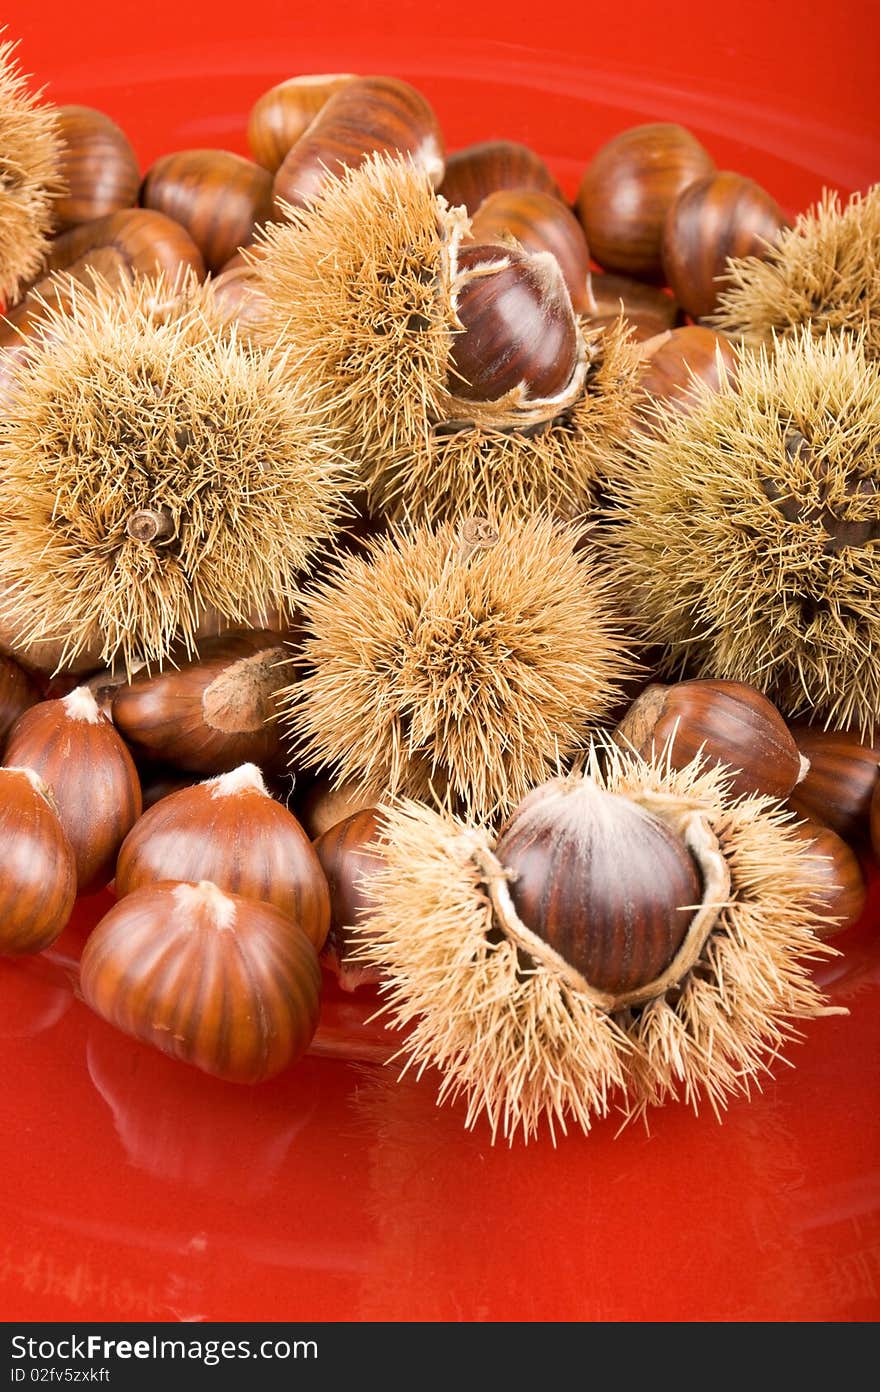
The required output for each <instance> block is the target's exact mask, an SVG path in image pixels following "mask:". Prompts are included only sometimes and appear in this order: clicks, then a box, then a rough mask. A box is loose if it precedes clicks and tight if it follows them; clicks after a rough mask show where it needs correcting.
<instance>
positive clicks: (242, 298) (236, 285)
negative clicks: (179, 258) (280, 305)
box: [211, 256, 265, 336]
mask: <svg viewBox="0 0 880 1392" xmlns="http://www.w3.org/2000/svg"><path fill="white" fill-rule="evenodd" d="M211 287H212V290H213V297H212V298H213V305H214V310H215V313H216V315H217V318H218V319H219V321H220V323H221V324H230V325H231V324H235V325H236V327H237V329H238V331H239V333H241V334H244V335H245V336H250V335H251V334H253V333H254V332H255V331H256V330H257V329H258V328H259V325H260V323H261V322H262V320H263V316H264V306H265V296H264V294H263V293H262V291H261V290H259V289H258V287H257V285H256V278H255V272H254V268H253V266H249V265H247V264H246V263H245V262H243V261H239V260H238V259H237V257H236V256H231V257H230V258H229V260H228V261H227V262H226V264H225V266H224V267H223V269H222V270H221V272H220V274H219V275H218V276H216V277H215V278H214V280H213V281H212V282H211Z"/></svg>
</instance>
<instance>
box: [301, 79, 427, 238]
mask: <svg viewBox="0 0 880 1392" xmlns="http://www.w3.org/2000/svg"><path fill="white" fill-rule="evenodd" d="M383 152H384V153H392V154H394V153H396V154H400V155H408V156H409V157H410V159H411V160H412V161H413V163H414V164H415V165H416V166H417V167H418V168H420V169H424V171H425V173H426V174H427V175H428V177H429V178H430V179H431V180H432V182H433V183H434V184H439V182H440V180H441V179H442V177H443V167H444V166H443V155H444V146H443V136H442V134H441V131H440V127H439V125H438V123H437V118H436V116H435V115H434V113H433V111H432V110H431V107H430V105H429V104H428V102H427V101H426V100H425V98H424V97H423V96H422V94H421V92H417V91H416V89H415V87H411V86H410V85H409V83H408V82H400V81H398V80H397V78H393V77H359V78H355V79H354V80H353V81H351V82H346V83H344V84H343V85H342V86H341V87H339V88H338V90H337V91H335V92H334V93H333V95H332V96H331V97H330V98H329V100H328V101H327V102H326V103H325V105H324V106H323V107H322V108H321V110H320V111H319V112H318V114H317V116H316V117H315V119H314V120H313V121H312V123H311V125H310V126H309V127H308V130H307V131H306V132H305V134H304V135H302V136H301V137H300V139H299V140H298V141H297V142H296V144H295V145H294V146H293V148H292V149H291V150H290V151H288V153H287V155H286V156H285V158H284V160H283V162H282V164H281V166H280V167H279V169H278V172H277V173H276V175H275V184H274V203H273V208H274V215H275V216H276V217H281V218H283V217H284V205H285V204H290V205H292V206H293V207H297V208H302V207H304V206H306V205H307V204H309V203H312V202H313V201H314V200H315V198H317V197H318V196H319V194H320V192H321V187H322V185H323V184H324V181H325V180H326V179H327V178H328V176H330V175H339V174H340V173H341V172H342V170H343V169H357V168H359V167H360V165H362V164H363V163H364V161H365V160H366V159H368V158H369V156H370V155H372V154H377V153H383Z"/></svg>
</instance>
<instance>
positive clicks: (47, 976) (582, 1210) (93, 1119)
mask: <svg viewBox="0 0 880 1392" xmlns="http://www.w3.org/2000/svg"><path fill="white" fill-rule="evenodd" d="M5 15H6V20H7V23H8V26H9V27H8V33H9V36H11V37H20V38H21V39H22V41H23V42H22V47H21V59H22V61H23V63H24V65H25V67H26V69H27V70H28V71H31V72H33V73H34V74H35V75H36V77H37V79H38V81H39V82H41V83H46V84H47V86H48V93H49V95H50V96H51V97H52V98H53V99H54V100H56V101H59V102H71V101H74V102H85V103H88V104H93V105H96V106H100V107H102V108H103V109H105V110H106V111H107V112H109V113H110V114H111V115H112V116H114V117H115V118H116V119H117V120H118V121H119V122H120V123H121V124H122V125H123V126H124V127H125V128H126V130H127V131H128V133H129V135H130V136H131V138H132V140H133V141H134V143H135V145H136V147H137V148H138V150H139V153H140V155H141V157H142V159H143V161H144V163H145V164H146V163H148V162H149V161H151V160H152V159H154V158H155V157H156V156H158V155H160V154H163V153H165V152H167V151H169V150H172V149H175V148H181V147H185V146H193V145H219V146H225V147H227V148H229V149H232V150H237V151H241V152H244V151H245V142H244V128H245V118H246V114H247V111H248V109H249V107H250V105H251V103H252V102H253V101H254V99H255V98H256V97H257V96H258V95H259V93H260V92H262V91H263V90H264V89H265V88H266V87H268V86H270V85H271V84H272V83H274V82H276V81H278V80H279V79H281V78H283V77H286V76H290V75H291V74H293V73H295V72H308V71H340V70H343V71H344V70H360V71H363V72H370V71H373V72H376V71H382V72H393V73H395V74H397V75H399V76H402V77H405V78H408V79H409V80H411V81H413V82H415V83H417V84H418V85H419V86H420V87H421V88H422V89H423V90H424V91H425V93H426V94H427V96H428V97H429V98H430V100H431V101H432V102H433V103H434V105H435V107H436V109H437V112H438V114H439V116H440V118H441V120H442V122H443V125H444V128H445V131H446V133H447V137H448V140H449V144H450V146H451V147H455V146H457V145H460V144H463V143H466V142H468V141H471V140H477V139H486V138H490V137H497V136H502V135H504V136H509V137H511V138H513V139H518V140H523V141H526V142H528V143H529V144H531V145H533V146H535V147H536V148H537V149H538V150H539V151H540V152H541V153H542V154H543V155H544V156H545V157H546V158H547V159H548V160H549V161H550V163H551V165H552V166H553V169H554V171H555V172H556V174H557V175H558V176H559V177H560V179H561V180H562V182H563V183H564V185H565V187H566V189H567V190H568V191H569V192H573V191H574V188H575V186H576V183H577V179H578V177H579V174H580V172H581V171H582V169H583V167H584V165H585V164H586V162H587V160H588V159H589V157H590V155H591V154H592V152H593V151H594V149H595V148H596V147H597V146H598V145H599V144H600V143H601V142H602V141H604V140H605V139H607V138H608V136H610V135H611V134H613V133H614V132H615V131H617V130H619V129H621V128H623V127H624V126H626V125H630V124H633V123H635V122H639V121H644V120H658V119H659V120H676V121H682V122H684V123H686V124H687V125H689V126H690V127H691V128H692V129H693V130H694V131H695V132H696V134H697V135H699V137H700V138H701V139H702V140H703V141H704V142H705V143H706V145H707V146H708V148H709V149H710V150H711V152H712V153H713V155H714V156H715V158H716V160H717V162H718V164H719V165H721V166H722V167H732V168H737V169H740V170H742V171H743V172H745V173H748V174H751V175H752V176H753V177H755V178H757V179H759V180H760V181H761V182H763V183H764V184H765V185H766V186H767V187H768V188H769V189H770V191H771V192H772V193H773V194H774V195H775V196H776V198H777V199H778V200H779V201H780V202H781V203H782V204H783V205H784V206H786V207H787V208H789V209H790V210H792V211H794V210H797V209H800V208H802V207H804V206H805V205H806V204H807V203H808V202H809V201H811V200H812V199H813V198H815V197H816V196H817V195H818V193H819V192H820V191H821V188H822V187H823V185H826V184H827V185H830V186H833V187H837V188H840V189H841V190H843V191H844V192H849V191H850V190H852V189H855V188H865V187H867V185H868V184H869V183H871V182H874V181H876V180H877V179H878V177H880V149H878V144H877V140H876V134H875V132H876V100H877V91H878V89H880V50H878V48H877V44H876V13H875V6H874V3H873V0H840V3H838V4H837V5H836V6H835V7H834V12H833V19H832V17H831V16H830V15H829V14H827V13H825V12H824V11H819V10H816V9H815V8H810V7H805V6H804V5H803V4H802V3H800V0H778V3H776V4H775V5H767V4H766V3H765V0H740V3H739V4H738V5H737V7H736V9H735V11H731V12H725V13H724V14H720V13H719V12H718V11H717V9H715V8H713V7H712V6H702V7H694V6H692V5H691V4H690V3H688V0H669V3H667V4H666V5H663V6H657V5H656V4H654V3H649V0H638V3H636V0H628V3H627V0H625V2H624V3H623V4H620V5H611V6H607V7H605V8H604V9H602V10H601V11H597V10H595V9H594V8H592V7H588V6H585V5H584V6H577V7H575V6H573V5H571V4H569V3H566V4H559V3H557V4H555V5H554V4H553V3H549V4H547V3H545V4H543V5H540V6H538V7H535V6H534V5H530V4H526V3H524V0H505V3H503V4H501V3H497V0H486V2H485V3H483V4H482V5H474V4H472V3H470V0H445V2H444V4H443V5H442V6H441V5H432V6H425V5H424V3H420V4H417V3H414V0H395V2H394V3H389V2H388V0H369V3H367V0H355V3H348V4H345V3H343V4H342V5H338V4H337V5H336V6H335V7H334V6H327V5H326V4H325V3H316V0H300V3H299V4H297V5H290V4H289V3H288V0H283V3H282V0H262V3H261V4H260V5H259V6H256V7H250V8H248V7H247V6H242V5H240V4H232V3H231V0H210V3H209V0H190V3H189V4H188V5H185V4H182V3H181V0H152V3H151V4H150V5H149V6H148V7H143V6H141V7H135V8H127V7H124V6H120V5H119V4H118V3H116V0H89V4H88V5H86V6H82V5H80V6H72V5H70V4H61V3H60V0H43V3H41V4H36V3H34V0H9V3H7V5H6V7H5ZM103 907H106V900H92V901H87V902H85V903H84V904H83V905H81V907H80V910H79V911H78V915H77V919H76V921H75V923H74V925H73V926H72V927H71V928H70V929H69V930H68V932H67V933H66V934H65V936H64V938H63V940H62V941H61V943H60V944H59V945H58V948H57V950H56V951H54V952H52V953H50V954H46V955H44V956H42V957H40V958H36V959H33V960H30V961H26V962H21V963H9V962H0V1036H2V1039H3V1063H4V1086H3V1088H2V1089H0V1173H2V1174H3V1176H4V1184H3V1187H2V1195H0V1212H2V1218H3V1226H2V1234H0V1311H2V1314H3V1316H4V1317H5V1318H6V1319H9V1320H12V1319H23V1318H25V1319H26V1318H30V1319H69V1320H79V1321H83V1320H86V1319H96V1320H103V1319H122V1320H125V1319H156V1320H159V1319H180V1320H210V1319H285V1318H287V1319H331V1320H332V1319H360V1320H367V1319H389V1318H390V1319H398V1320H399V1319H438V1320H439V1319H452V1320H454V1319H464V1320H512V1319H525V1320H550V1319H562V1320H648V1319H654V1320H777V1319H778V1320H870V1319H876V1317H877V1315H878V1313H880V1184H878V1174H880V1144H878V1142H880V1117H878V1107H877V1096H878V1082H880V1048H878V1046H880V945H878V941H877V937H878V931H877V930H878V925H880V894H878V892H877V890H876V885H875V892H874V893H873V895H872V903H871V905H870V906H869V911H868V913H867V915H866V918H865V920H864V922H863V924H862V925H861V927H860V928H858V929H855V930H853V931H851V932H849V933H847V934H846V935H844V936H842V937H841V938H840V939H839V946H840V947H841V949H842V951H843V956H842V957H840V958H838V959H837V960H836V961H835V962H834V963H833V964H831V965H830V966H828V967H826V968H824V969H823V973H822V974H823V977H824V978H825V979H826V982H827V986H828V990H829V993H830V995H831V997H832V999H833V1001H834V1003H835V1004H842V1005H846V1006H848V1007H849V1009H850V1011H851V1015H850V1016H849V1017H848V1018H833V1019H829V1020H825V1021H820V1022H817V1023H815V1024H813V1025H810V1026H809V1027H808V1028H807V1030H806V1031H805V1038H804V1042H803V1043H802V1044H801V1045H799V1046H797V1047H793V1048H792V1049H791V1051H790V1055H789V1057H790V1061H791V1063H792V1064H793V1065H794V1068H788V1067H786V1066H784V1065H782V1064H780V1065H779V1066H778V1068H777V1070H776V1078H775V1080H767V1081H766V1083H765V1085H764V1090H763V1092H762V1093H760V1094H756V1096H755V1097H754V1099H753V1100H752V1101H751V1102H749V1103H745V1102H737V1103H735V1104H734V1105H733V1106H732V1107H731V1109H730V1111H729V1113H728V1114H727V1115H726V1117H725V1119H724V1122H723V1125H719V1124H718V1123H717V1122H716V1121H715V1120H714V1119H713V1117H711V1116H710V1115H703V1116H700V1117H699V1118H698V1117H695V1116H693V1115H692V1114H691V1113H689V1112H687V1111H686V1110H685V1109H684V1108H681V1107H669V1108H666V1109H664V1110H663V1111H662V1112H658V1113H657V1114H656V1115H655V1116H654V1117H652V1119H651V1133H650V1135H648V1134H646V1133H645V1132H644V1131H643V1130H641V1129H637V1128H632V1129H630V1130H628V1131H627V1132H624V1133H623V1134H622V1135H621V1136H619V1137H616V1135H615V1132H616V1129H617V1128H616V1123H615V1122H614V1121H613V1120H612V1121H610V1122H608V1123H605V1124H601V1125H599V1126H597V1127H596V1129H595V1131H594V1133H593V1134H592V1136H591V1137H590V1138H588V1139H587V1138H584V1137H581V1136H576V1137H571V1138H569V1139H568V1140H566V1141H564V1142H563V1143H561V1144H560V1145H559V1147H558V1148H557V1149H555V1150H554V1149H553V1147H552V1146H551V1145H550V1144H549V1143H546V1142H545V1143H541V1144H537V1145H533V1146H530V1147H529V1148H528V1149H523V1148H522V1147H521V1146H519V1145H517V1146H514V1147H513V1148H512V1149H508V1148H507V1147H505V1146H497V1147H495V1148H493V1147H492V1146H491V1145H490V1143H489V1137H488V1134H487V1132H486V1131H485V1129H484V1128H482V1127H478V1129H477V1130H476V1131H475V1132H473V1133H466V1132H465V1131H464V1130H463V1127H462V1114H461V1111H460V1110H459V1109H456V1108H445V1109H442V1110H438V1109H437V1108H436V1107H435V1105H434V1085H433V1082H432V1080H430V1079H423V1080H422V1081H421V1082H416V1081H415V1080H414V1079H408V1080H406V1081H404V1082H403V1083H400V1084H398V1083H397V1082H396V1081H395V1078H396V1073H395V1071H394V1070H393V1069H391V1068H387V1067H382V1066H380V1065H379V1064H377V1063H376V1062H375V1061H370V1060H371V1059H373V1060H374V1059H375V1058H376V1057H381V1056H383V1054H384V1053H385V1052H386V1051H387V1042H386V1041H385V1040H383V1038H382V1036H381V1033H380V1032H379V1030H378V1028H377V1027H376V1026H375V1025H374V1026H370V1027H367V1026H365V1025H364V1023H363V1022H364V1017H365V1015H366V1014H367V1013H369V1005H361V1004H359V1003H358V1002H357V1001H352V1000H351V999H350V998H342V997H341V996H340V995H339V994H338V993H334V991H333V990H332V988H331V989H330V990H328V998H327V1003H326V1006H325V1011H324V1017H323V1021H322V1026H321V1032H320V1034H319V1037H318V1041H317V1045H318V1047H319V1048H320V1049H322V1050H324V1051H329V1053H330V1054H331V1055H332V1056H331V1057H321V1056H320V1055H315V1056H312V1057H309V1058H308V1059H306V1060H305V1062H303V1063H302V1064H300V1065H299V1066H298V1067H297V1068H296V1069H294V1070H292V1071H290V1072H289V1073H288V1074H287V1075H285V1076H283V1077H282V1078H279V1079H277V1080H276V1081H274V1082H272V1083H268V1084H265V1085H263V1086H262V1087H258V1088H250V1089H243V1088H236V1087H232V1086H226V1085H223V1084H221V1083H218V1082H215V1081H213V1080H211V1079H209V1078H206V1077H203V1076H202V1075H200V1074H198V1073H196V1072H195V1071H193V1070H190V1069H187V1068H186V1067H184V1066H183V1065H179V1064H175V1063H172V1062H171V1061H170V1060H167V1059H165V1058H164V1057H162V1056H160V1055H158V1054H154V1053H152V1052H151V1051H150V1050H148V1049H146V1048H144V1047H142V1046H140V1045H137V1044H134V1043H131V1042H129V1041H128V1040H127V1039H126V1038H124V1037H123V1036H122V1035H119V1034H117V1033H115V1032H114V1031H113V1030H111V1029H110V1028H109V1027H108V1026H106V1025H105V1024H104V1023H103V1022H102V1021H100V1020H98V1019H97V1018H96V1017H94V1016H93V1015H91V1014H90V1012H89V1011H88V1010H87V1009H86V1008H85V1006H84V1005H83V1004H82V1003H81V1002H80V1001H79V1000H78V999H77V998H76V994H75V969H74V964H75V960H76V957H77V955H78V951H79V948H80V947H81V945H82V942H83V940H84V936H85V934H86V932H87V931H88V929H89V927H90V926H91V925H92V924H93V923H94V922H95V921H96V917H97V915H98V913H99V912H101V911H102V908H103ZM340 1048H341V1049H342V1050H343V1051H344V1052H347V1053H348V1054H349V1055H350V1056H351V1055H359V1058H358V1059H356V1060H354V1061H352V1060H351V1058H349V1060H348V1061H346V1060H344V1059H342V1058H340V1057H339V1056H338V1054H339V1050H340Z"/></svg>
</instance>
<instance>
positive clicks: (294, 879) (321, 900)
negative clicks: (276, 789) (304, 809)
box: [116, 764, 330, 950]
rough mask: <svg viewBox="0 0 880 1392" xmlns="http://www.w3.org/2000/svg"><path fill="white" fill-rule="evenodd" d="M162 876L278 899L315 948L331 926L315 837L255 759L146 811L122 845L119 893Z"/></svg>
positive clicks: (268, 900)
mask: <svg viewBox="0 0 880 1392" xmlns="http://www.w3.org/2000/svg"><path fill="white" fill-rule="evenodd" d="M158 880H190V881H198V880H211V881H212V882H213V883H214V884H216V885H219V886H220V888H221V889H223V890H226V891H227V892H228V893H230V894H237V895H241V896H242V897H243V898H246V899H257V900H260V901H262V902H263V903H267V904H274V905H275V907H276V908H278V909H280V910H281V911H282V913H285V914H286V915H287V916H288V917H289V918H291V919H293V921H294V922H295V923H297V924H298V925H299V927H300V928H301V929H302V930H303V932H304V933H305V934H306V937H307V938H308V939H309V941H310V942H311V943H313V945H314V947H315V949H316V950H319V949H320V948H321V947H322V946H323V943H324V939H325V938H326V936H327V930H328V928H329V926H330V892H329V890H328V888H327V881H326V879H325V877H324V872H323V870H322V869H321V866H320V863H319V861H318V857H317V856H316V855H315V852H314V850H313V849H312V845H311V842H310V841H309V838H308V837H307V836H306V834H305V832H304V831H303V829H302V827H301V826H300V824H299V822H298V821H297V820H296V818H295V817H294V815H293V813H292V812H288V810H287V808H286V807H282V805H281V803H280V802H276V801H275V799H274V798H272V797H271V796H270V795H269V792H268V790H267V788H266V785H265V783H264V782H263V777H262V774H261V773H260V770H259V769H258V768H257V767H256V766H255V765H254V764H243V765H242V766H241V768H238V769H233V770H232V772H230V773H224V774H221V775H220V777H219V778H210V779H208V781H207V782H206V783H197V784H195V785H194V786H193V787H190V788H181V789H180V791H179V792H176V793H171V794H170V796H169V797H165V798H162V799H161V800H160V801H159V802H157V803H155V804H154V805H153V806H152V807H151V808H150V810H149V812H145V813H144V815H143V817H141V819H140V821H139V822H138V823H137V824H136V826H135V827H133V829H132V830H131V832H130V833H129V835H128V836H127V837H126V839H125V842H124V844H123V846H122V849H121V850H120V852H119V860H118V862H117V866H116V893H117V895H118V896H119V897H120V898H122V897H123V896H125V895H128V894H131V893H132V891H134V890H138V889H140V888H142V887H143V886H144V885H147V884H153V883H155V882H156V881H158Z"/></svg>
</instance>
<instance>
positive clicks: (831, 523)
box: [607, 329, 880, 733]
mask: <svg viewBox="0 0 880 1392" xmlns="http://www.w3.org/2000/svg"><path fill="white" fill-rule="evenodd" d="M774 349H775V351H771V350H770V349H767V348H761V349H760V350H759V351H752V352H743V353H742V354H741V357H740V362H739V367H738V380H737V384H736V385H734V384H732V383H731V382H730V381H725V382H722V383H721V385H720V387H719V389H718V390H715V391H713V390H711V389H710V388H709V387H708V386H707V385H705V384H700V383H695V385H694V388H693V395H692V398H691V411H690V414H682V413H681V412H678V411H675V410H671V409H667V410H663V411H660V410H658V412H657V413H656V415H655V417H654V418H653V420H652V430H651V433H650V434H647V433H646V434H643V435H634V436H633V439H632V441H631V445H630V450H629V455H628V459H627V462H626V464H625V467H624V468H623V470H622V471H621V473H620V476H619V478H617V479H616V480H615V483H614V486H613V488H612V489H611V496H612V504H613V506H612V509H611V511H610V512H609V523H610V524H611V525H609V527H608V533H607V540H608V546H609V549H610V551H611V553H612V556H613V560H614V563H615V565H616V566H617V567H618V568H619V571H620V574H621V578H622V580H623V583H624V585H625V586H626V587H627V593H628V594H629V596H630V600H631V604H632V608H633V613H634V615H635V616H636V617H637V619H638V621H639V623H640V626H641V629H642V635H643V637H644V638H645V639H646V640H647V641H649V642H654V643H658V644H662V645H665V647H666V656H667V662H666V666H667V669H668V670H675V669H678V668H683V667H684V666H685V665H687V666H688V668H689V669H690V673H691V675H694V676H705V677H710V678H727V679H730V680H732V681H740V682H748V683H751V684H752V685H754V686H757V687H758V688H759V689H760V690H762V691H763V692H765V693H766V694H768V695H769V696H771V698H772V699H773V700H774V701H775V702H776V704H777V705H778V706H779V707H780V709H781V710H782V711H783V714H786V715H789V716H791V715H796V714H798V713H799V712H801V711H807V712H810V713H811V715H812V714H814V713H815V715H817V716H818V717H820V718H821V719H823V720H826V721H827V722H828V723H829V724H843V725H845V724H848V723H850V722H853V723H855V725H856V726H858V727H859V728H860V729H861V730H862V731H863V732H868V733H870V731H871V730H873V729H874V728H876V727H877V726H878V723H880V668H878V664H877V659H876V655H877V650H878V644H880V622H878V597H880V565H878V551H877V539H878V538H880V367H878V364H877V363H876V362H871V361H869V360H868V359H867V357H866V355H865V349H864V343H863V342H862V340H860V339H853V338H851V337H849V336H842V337H841V336H839V335H836V334H834V333H832V332H831V331H830V330H829V331H828V332H826V334H824V335H823V336H821V337H815V336H814V335H813V334H812V333H811V332H810V330H809V329H802V330H800V331H799V332H798V333H797V334H794V335H792V336H791V337H790V338H784V339H779V340H777V341H776V342H775V345H774Z"/></svg>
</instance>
